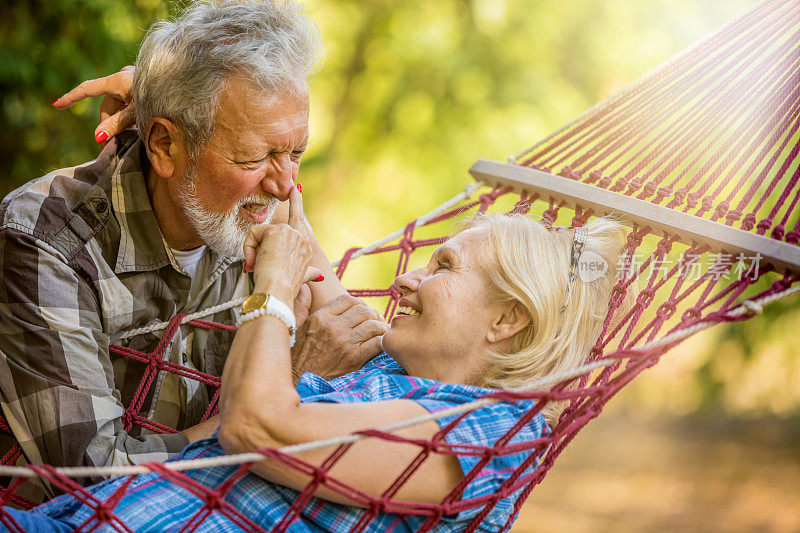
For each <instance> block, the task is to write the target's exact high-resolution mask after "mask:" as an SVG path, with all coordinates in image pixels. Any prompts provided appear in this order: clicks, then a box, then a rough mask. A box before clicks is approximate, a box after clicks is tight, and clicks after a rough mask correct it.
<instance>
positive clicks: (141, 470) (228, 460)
mask: <svg viewBox="0 0 800 533" xmlns="http://www.w3.org/2000/svg"><path fill="white" fill-rule="evenodd" d="M797 293H800V284H799V285H796V286H795V287H790V288H788V289H786V290H784V291H781V292H779V293H775V294H772V295H770V296H765V297H763V298H759V299H758V300H755V301H752V300H745V301H743V302H742V303H741V305H740V306H739V307H737V308H736V309H733V310H732V311H729V312H728V315H730V316H739V315H745V314H748V313H756V312H757V311H756V309H759V310H763V308H764V307H765V306H767V305H769V304H771V303H773V302H775V301H777V300H780V299H783V298H788V297H789V296H792V295H794V294H797ZM718 324H719V322H700V323H698V324H695V325H694V326H690V327H688V328H685V329H682V330H680V331H675V332H673V333H670V334H668V335H665V336H664V337H661V338H660V339H657V340H654V341H651V342H648V343H645V344H642V345H640V346H637V347H635V348H632V349H631V350H630V351H636V352H643V351H648V350H652V349H653V348H660V347H663V346H666V345H669V344H672V343H673V342H676V341H679V340H682V339H685V338H687V337H690V336H692V335H694V334H695V333H697V332H699V331H702V330H704V329H708V328H710V327H712V326H715V325H718ZM619 361H620V359H617V358H605V359H598V360H596V361H592V362H591V363H587V364H585V365H582V366H580V367H578V368H576V369H573V370H570V371H568V372H562V373H560V374H558V375H554V376H548V377H545V378H541V379H539V380H537V381H535V382H533V383H529V384H527V385H525V386H523V387H517V388H515V389H511V390H510V392H532V391H536V390H539V389H543V388H544V387H546V386H550V385H554V384H556V383H561V382H562V381H567V380H571V379H575V378H577V377H579V376H582V375H584V374H588V373H589V372H592V371H594V370H597V369H598V368H603V367H606V366H609V365H611V364H614V363H618V362H619ZM499 401H503V400H495V399H493V398H481V399H479V400H475V401H472V402H469V403H465V404H462V405H459V406H456V407H451V408H449V409H443V410H441V411H437V412H435V413H428V414H426V415H422V416H418V417H415V418H410V419H408V420H403V421H402V422H397V423H395V424H390V425H387V426H383V427H381V428H377V431H382V432H385V433H392V432H395V431H398V430H400V429H404V428H407V427H411V426H415V425H417V424H422V423H424V422H429V421H431V420H436V419H439V418H445V417H448V416H454V415H459V414H463V413H467V412H470V411H474V410H476V409H479V408H481V407H484V406H486V405H489V404H492V403H496V402H499ZM365 438H368V437H366V436H363V435H355V434H349V435H344V436H341V437H332V438H329V439H322V440H317V441H313V442H305V443H303V444H295V445H293V446H284V447H283V448H279V449H278V451H280V452H282V453H285V454H298V453H301V452H306V451H310V450H316V449H319V448H326V447H329V446H340V445H342V444H350V443H353V442H356V441H359V440H361V439H365ZM262 459H264V456H263V455H262V454H260V453H255V452H253V453H240V454H235V455H224V456H220V457H209V458H205V459H190V460H185V461H172V462H169V463H163V466H164V467H165V468H168V469H170V470H191V469H196V468H207V467H212V466H230V465H240V464H243V463H252V462H257V461H261V460H262ZM55 470H56V471H57V472H58V473H59V474H62V475H64V476H67V477H86V476H101V477H111V476H124V475H137V474H145V473H147V472H151V470H150V468H148V467H146V466H100V467H88V466H87V467H83V466H81V467H61V468H56V469H55ZM0 476H17V477H26V478H29V477H38V476H39V474H37V473H36V472H34V471H32V470H29V469H28V468H27V467H24V466H0Z"/></svg>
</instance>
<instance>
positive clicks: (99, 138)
mask: <svg viewBox="0 0 800 533" xmlns="http://www.w3.org/2000/svg"><path fill="white" fill-rule="evenodd" d="M106 139H108V133H106V132H104V131H103V130H100V131H98V132H97V135H95V136H94V140H95V141H97V142H99V143H101V142H103V141H105V140H106Z"/></svg>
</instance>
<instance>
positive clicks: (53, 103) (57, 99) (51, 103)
mask: <svg viewBox="0 0 800 533" xmlns="http://www.w3.org/2000/svg"><path fill="white" fill-rule="evenodd" d="M59 100H61V98H56V99H55V100H53V101H52V102H50V105H55V104H56V102H58V101H59Z"/></svg>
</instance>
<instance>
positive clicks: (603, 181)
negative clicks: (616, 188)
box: [597, 176, 611, 189]
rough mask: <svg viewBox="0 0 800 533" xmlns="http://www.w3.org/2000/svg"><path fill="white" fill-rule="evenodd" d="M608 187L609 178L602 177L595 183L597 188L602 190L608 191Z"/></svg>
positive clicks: (609, 183)
mask: <svg viewBox="0 0 800 533" xmlns="http://www.w3.org/2000/svg"><path fill="white" fill-rule="evenodd" d="M609 185H611V176H603V178H602V179H601V180H600V181H598V182H597V186H598V187H602V188H604V189H608V186H609Z"/></svg>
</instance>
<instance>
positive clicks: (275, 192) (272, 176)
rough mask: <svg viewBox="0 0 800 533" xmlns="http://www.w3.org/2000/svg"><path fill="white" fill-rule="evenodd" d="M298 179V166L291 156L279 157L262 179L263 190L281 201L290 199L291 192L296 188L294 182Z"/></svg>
mask: <svg viewBox="0 0 800 533" xmlns="http://www.w3.org/2000/svg"><path fill="white" fill-rule="evenodd" d="M296 177H297V164H295V163H294V162H293V161H292V160H291V158H290V157H289V155H288V154H287V155H277V156H275V157H274V158H273V159H272V162H271V164H270V166H269V169H268V170H267V173H266V175H265V176H264V177H263V178H262V179H261V189H262V190H264V192H267V193H269V194H271V195H272V196H274V197H275V198H277V199H278V200H280V201H282V202H283V201H286V200H288V199H289V192H290V191H291V190H292V187H294V180H295V178H296Z"/></svg>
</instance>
